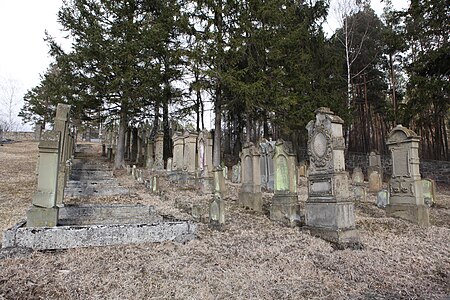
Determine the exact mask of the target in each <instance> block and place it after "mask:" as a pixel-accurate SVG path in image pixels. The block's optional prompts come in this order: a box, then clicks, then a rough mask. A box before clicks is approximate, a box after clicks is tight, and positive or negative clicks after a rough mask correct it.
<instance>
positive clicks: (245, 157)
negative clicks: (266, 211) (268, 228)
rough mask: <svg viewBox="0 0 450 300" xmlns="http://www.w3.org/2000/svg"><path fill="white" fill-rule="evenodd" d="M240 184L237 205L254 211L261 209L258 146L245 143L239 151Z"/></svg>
mask: <svg viewBox="0 0 450 300" xmlns="http://www.w3.org/2000/svg"><path fill="white" fill-rule="evenodd" d="M241 164H242V168H241V169H242V174H241V179H242V186H241V189H240V191H239V205H240V206H242V207H246V208H250V209H252V210H255V211H262V193H261V178H260V176H261V171H260V166H261V164H260V152H259V147H255V146H254V145H253V143H246V144H245V145H244V147H243V149H242V153H241Z"/></svg>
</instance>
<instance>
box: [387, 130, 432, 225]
mask: <svg viewBox="0 0 450 300" xmlns="http://www.w3.org/2000/svg"><path fill="white" fill-rule="evenodd" d="M419 141H420V137H419V136H418V135H417V134H415V133H414V131H412V130H410V129H408V128H406V127H403V126H401V125H397V126H396V127H395V128H394V129H393V130H392V131H391V132H390V133H389V136H388V139H387V146H388V148H389V150H390V152H391V155H392V176H391V179H390V181H389V190H390V198H389V204H388V205H387V206H386V212H387V215H388V216H392V217H398V218H402V219H406V220H409V221H412V222H414V223H417V224H419V225H420V226H429V225H430V218H429V208H428V207H427V206H426V205H425V203H424V197H423V190H422V189H423V187H422V181H421V177H420V172H419Z"/></svg>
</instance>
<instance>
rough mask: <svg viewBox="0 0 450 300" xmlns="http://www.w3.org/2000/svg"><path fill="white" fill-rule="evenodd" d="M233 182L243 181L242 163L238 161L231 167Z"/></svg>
mask: <svg viewBox="0 0 450 300" xmlns="http://www.w3.org/2000/svg"><path fill="white" fill-rule="evenodd" d="M231 173H232V175H231V182H233V183H240V182H241V163H240V162H238V163H237V164H235V165H234V166H233V167H232V168H231Z"/></svg>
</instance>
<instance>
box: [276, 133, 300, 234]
mask: <svg viewBox="0 0 450 300" xmlns="http://www.w3.org/2000/svg"><path fill="white" fill-rule="evenodd" d="M296 162H297V157H296V155H295V154H294V152H293V150H292V144H291V143H290V142H285V141H283V140H278V141H277V142H276V144H275V152H274V156H273V163H274V169H275V178H274V179H275V180H274V196H273V198H272V203H271V206H270V219H271V220H274V221H279V222H282V223H285V224H286V225H289V226H293V225H295V220H298V219H299V215H298V213H297V208H298V195H297V167H296V165H297V164H296Z"/></svg>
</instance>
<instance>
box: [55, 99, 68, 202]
mask: <svg viewBox="0 0 450 300" xmlns="http://www.w3.org/2000/svg"><path fill="white" fill-rule="evenodd" d="M70 107H71V106H70V105H67V104H62V103H58V105H57V107H56V116H55V126H54V130H55V131H59V132H61V141H60V146H59V147H60V148H59V173H58V191H57V195H56V204H57V205H59V206H62V205H63V199H64V188H65V186H66V182H67V175H68V173H69V168H68V163H69V151H70V149H69V116H70Z"/></svg>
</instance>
